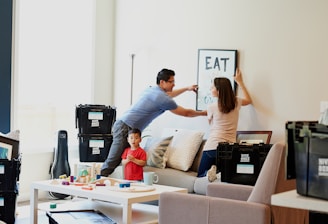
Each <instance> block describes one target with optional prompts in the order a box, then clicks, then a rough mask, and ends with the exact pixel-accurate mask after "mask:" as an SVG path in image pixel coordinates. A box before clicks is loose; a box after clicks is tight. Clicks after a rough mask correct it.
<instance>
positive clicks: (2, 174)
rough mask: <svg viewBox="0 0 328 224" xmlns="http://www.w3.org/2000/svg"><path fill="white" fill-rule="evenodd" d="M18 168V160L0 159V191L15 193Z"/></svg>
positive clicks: (19, 163)
mask: <svg viewBox="0 0 328 224" xmlns="http://www.w3.org/2000/svg"><path fill="white" fill-rule="evenodd" d="M20 168H21V162H20V160H4V159H0V191H17V188H18V187H17V181H19V174H20Z"/></svg>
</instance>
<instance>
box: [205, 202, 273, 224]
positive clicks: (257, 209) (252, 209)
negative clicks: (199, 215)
mask: <svg viewBox="0 0 328 224" xmlns="http://www.w3.org/2000/svg"><path fill="white" fill-rule="evenodd" d="M208 223H229V224H240V223H259V224H260V223H261V224H270V223H271V212H270V206H269V205H265V204H259V203H255V202H247V201H239V200H231V199H226V198H214V197H211V200H210V212H209V220H208Z"/></svg>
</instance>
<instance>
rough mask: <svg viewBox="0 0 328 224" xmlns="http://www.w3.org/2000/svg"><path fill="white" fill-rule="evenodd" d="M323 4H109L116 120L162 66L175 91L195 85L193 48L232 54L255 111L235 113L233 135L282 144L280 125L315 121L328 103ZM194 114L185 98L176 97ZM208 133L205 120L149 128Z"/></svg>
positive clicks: (147, 0)
mask: <svg viewBox="0 0 328 224" xmlns="http://www.w3.org/2000/svg"><path fill="white" fill-rule="evenodd" d="M327 7H328V2H327V1H324V0H314V1H312V0H302V1H299V0H289V1H284V0H276V1H258V0H248V1H244V0H202V1H198V0H178V1H176V0H157V1H152V0H138V1H134V0H120V1H117V3H116V30H115V31H116V32H115V35H116V36H115V40H116V44H115V73H114V74H115V82H114V83H115V92H114V97H115V98H114V99H115V101H114V103H115V105H116V106H117V108H118V116H119V115H120V114H122V113H123V112H124V111H125V110H126V109H127V108H128V107H129V105H130V80H131V79H130V77H131V56H130V55H131V54H132V53H133V54H135V60H134V62H135V63H134V85H133V99H134V100H136V99H137V96H138V94H139V93H140V91H142V89H144V88H145V87H146V86H148V85H154V84H155V77H156V74H157V72H158V71H159V70H160V69H161V68H163V67H167V68H172V69H174V70H175V71H176V87H182V86H185V85H189V84H193V83H196V82H197V57H198V55H197V53H198V49H201V48H208V49H237V50H238V52H239V58H238V60H239V63H238V64H239V67H240V68H241V69H242V71H243V74H244V81H245V83H246V85H247V87H248V89H249V91H250V93H251V95H252V97H253V100H254V105H253V106H248V107H245V108H243V109H242V111H241V114H240V118H241V119H240V122H239V130H246V129H258V130H259V129H270V130H273V137H272V142H276V141H280V140H282V141H284V137H285V136H284V135H285V132H284V131H285V122H286V121H287V120H317V119H318V118H319V104H320V101H321V100H327V99H328V94H327V93H328V89H327V88H326V84H327V81H328V76H327V73H328V67H327V66H325V64H327V62H328V58H327V57H328V56H327V50H328V42H327V39H328V26H326V25H325V22H326V21H327V20H328V14H327V13H326V12H325V11H326V10H325V9H327ZM176 100H177V102H178V103H179V104H180V105H182V106H184V107H191V108H195V106H196V99H195V96H194V95H193V94H192V93H186V94H184V95H183V96H179V97H178V98H176ZM164 127H172V128H175V127H177V128H191V129H201V130H205V131H207V129H208V125H207V120H206V119H205V118H180V117H177V116H174V115H172V114H171V113H170V112H166V113H165V114H164V115H162V116H161V117H160V118H158V119H157V120H156V121H154V122H153V124H152V125H151V127H150V129H151V130H152V131H153V132H158V133H159V132H160V131H161V129H162V128H164Z"/></svg>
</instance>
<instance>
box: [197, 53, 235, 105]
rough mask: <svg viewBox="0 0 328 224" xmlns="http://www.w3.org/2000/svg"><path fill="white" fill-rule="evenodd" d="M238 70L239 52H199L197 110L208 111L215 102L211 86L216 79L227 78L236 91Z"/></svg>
mask: <svg viewBox="0 0 328 224" xmlns="http://www.w3.org/2000/svg"><path fill="white" fill-rule="evenodd" d="M236 68H237V50H216V49H199V50H198V93H197V100H196V102H197V105H196V110H206V108H207V104H210V103H212V102H214V100H215V99H214V98H213V97H212V94H211V86H212V82H213V79H214V78H215V77H227V78H228V79H229V80H230V81H231V85H232V88H233V90H234V91H235V90H236V83H235V81H234V75H235V71H236Z"/></svg>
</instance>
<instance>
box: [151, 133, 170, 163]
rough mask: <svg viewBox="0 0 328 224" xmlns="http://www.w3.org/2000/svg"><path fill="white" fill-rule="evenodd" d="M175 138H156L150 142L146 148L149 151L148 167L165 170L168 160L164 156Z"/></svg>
mask: <svg viewBox="0 0 328 224" xmlns="http://www.w3.org/2000/svg"><path fill="white" fill-rule="evenodd" d="M172 138H173V136H170V137H166V138H161V139H159V138H155V139H151V140H150V139H149V140H150V142H149V143H148V141H147V144H146V146H145V150H146V151H147V165H148V166H152V167H157V168H161V169H164V168H165V166H166V160H165V159H164V154H165V152H166V150H167V147H168V145H169V144H170V142H171V140H172Z"/></svg>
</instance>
